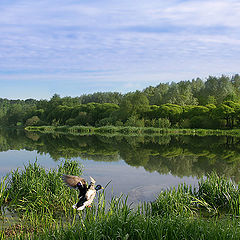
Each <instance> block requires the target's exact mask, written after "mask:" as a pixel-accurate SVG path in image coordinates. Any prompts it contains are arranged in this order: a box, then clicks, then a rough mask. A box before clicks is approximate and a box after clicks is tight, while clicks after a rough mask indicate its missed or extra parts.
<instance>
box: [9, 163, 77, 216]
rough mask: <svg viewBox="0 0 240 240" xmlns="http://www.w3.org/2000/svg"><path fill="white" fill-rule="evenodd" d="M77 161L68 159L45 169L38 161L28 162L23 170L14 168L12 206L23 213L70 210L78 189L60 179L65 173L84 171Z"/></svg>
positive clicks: (11, 188)
mask: <svg viewBox="0 0 240 240" xmlns="http://www.w3.org/2000/svg"><path fill="white" fill-rule="evenodd" d="M81 173H82V168H81V167H80V166H79V163H78V162H76V161H65V162H63V163H61V164H60V165H59V166H58V167H57V169H51V170H46V169H44V168H43V167H41V166H40V165H38V163H37V162H34V163H29V164H28V165H27V166H24V169H23V170H21V171H20V170H19V169H17V170H14V171H13V172H12V173H11V175H10V176H9V179H8V187H7V190H6V191H7V194H8V198H9V201H10V202H9V206H8V208H9V209H10V210H13V211H16V212H18V213H20V215H25V217H26V215H31V214H32V213H34V214H35V215H39V214H40V215H46V213H47V214H49V215H52V216H56V215H57V214H62V213H64V214H65V215H66V214H68V212H69V209H71V207H70V206H71V205H72V202H73V201H74V200H76V193H75V192H74V191H72V190H71V189H69V188H67V187H66V186H65V185H64V183H63V182H62V180H61V176H62V174H72V175H81Z"/></svg>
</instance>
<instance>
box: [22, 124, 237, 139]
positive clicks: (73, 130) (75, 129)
mask: <svg viewBox="0 0 240 240" xmlns="http://www.w3.org/2000/svg"><path fill="white" fill-rule="evenodd" d="M25 129H26V130H27V131H38V132H42V133H56V132H58V133H67V134H79V135H90V134H110V135H154V134H155V135H196V136H208V135H213V136H235V137H240V130H239V129H232V130H220V129H172V128H153V127H115V126H105V127H91V126H87V127H86V126H72V127H70V126H29V127H26V128H25Z"/></svg>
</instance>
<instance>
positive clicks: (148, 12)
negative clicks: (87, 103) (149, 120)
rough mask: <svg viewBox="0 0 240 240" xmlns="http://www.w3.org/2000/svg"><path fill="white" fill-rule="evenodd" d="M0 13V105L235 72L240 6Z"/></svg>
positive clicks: (54, 2)
mask: <svg viewBox="0 0 240 240" xmlns="http://www.w3.org/2000/svg"><path fill="white" fill-rule="evenodd" d="M0 12H1V14H0V36H1V37H0V98H9V99H17V98H20V99H27V98H36V99H49V98H51V96H52V95H53V94H54V93H58V94H60V95H61V96H62V97H64V96H80V95H82V94H88V93H93V92H97V91H118V92H123V93H125V92H129V91H135V90H137V89H138V90H142V89H144V88H146V87H148V86H149V85H152V86H156V85H157V84H159V83H160V82H171V81H176V82H178V81H180V80H191V79H193V78H196V77H201V78H206V77H208V76H209V75H216V76H218V75H221V74H226V75H232V74H235V73H239V72H240V71H239V69H240V67H239V66H240V2H239V0H237V1H236V0H199V1H198V0H168V1H166V0H121V1H119V0H118V1H116V0H111V1H110V0H41V1H35V0H11V1H10V0H1V1H0Z"/></svg>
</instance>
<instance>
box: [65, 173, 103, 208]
mask: <svg viewBox="0 0 240 240" xmlns="http://www.w3.org/2000/svg"><path fill="white" fill-rule="evenodd" d="M90 179H91V183H90V184H89V186H87V182H86V180H85V179H84V178H82V177H78V176H73V175H62V180H63V181H64V182H65V183H66V184H67V185H68V186H69V187H70V188H75V189H78V190H79V195H78V198H79V200H78V202H77V203H76V204H74V205H73V206H72V207H73V208H74V209H77V210H83V209H84V208H85V207H87V206H88V207H90V206H91V203H92V202H93V199H94V198H95V196H96V193H97V191H98V190H100V189H104V188H103V187H102V186H101V185H97V186H96V187H95V183H96V181H95V179H94V178H92V177H90Z"/></svg>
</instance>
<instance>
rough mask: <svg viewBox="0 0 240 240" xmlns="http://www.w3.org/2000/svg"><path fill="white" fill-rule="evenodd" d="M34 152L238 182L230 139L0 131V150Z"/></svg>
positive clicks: (239, 149) (236, 149) (237, 150)
mask: <svg viewBox="0 0 240 240" xmlns="http://www.w3.org/2000/svg"><path fill="white" fill-rule="evenodd" d="M10 149H16V150H20V149H27V150H37V152H38V153H40V154H46V153H48V154H49V155H50V156H51V157H52V158H53V159H54V160H58V159H60V158H68V159H71V158H76V157H80V158H82V159H91V160H94V161H118V160H119V159H120V158H122V159H124V160H125V162H126V163H127V164H129V165H131V166H135V167H138V166H142V167H144V168H145V169H146V170H147V171H150V172H153V171H157V172H159V173H161V174H167V173H169V172H170V173H172V174H173V175H176V176H180V177H183V176H197V177H200V176H202V175H205V174H207V173H209V172H211V171H213V170H214V171H216V172H217V173H219V174H225V175H226V176H230V177H233V178H234V179H235V180H236V181H239V179H240V174H239V169H240V144H239V139H238V138H233V137H214V136H211V137H196V136H195V137H193V136H153V137H151V136H144V137H143V136H141V137H133V136H112V137H108V136H100V135H96V136H74V135H59V134H53V135H52V134H44V135H39V134H36V133H34V134H32V133H25V132H24V131H16V130H15V131H6V130H0V151H7V150H10Z"/></svg>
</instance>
